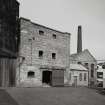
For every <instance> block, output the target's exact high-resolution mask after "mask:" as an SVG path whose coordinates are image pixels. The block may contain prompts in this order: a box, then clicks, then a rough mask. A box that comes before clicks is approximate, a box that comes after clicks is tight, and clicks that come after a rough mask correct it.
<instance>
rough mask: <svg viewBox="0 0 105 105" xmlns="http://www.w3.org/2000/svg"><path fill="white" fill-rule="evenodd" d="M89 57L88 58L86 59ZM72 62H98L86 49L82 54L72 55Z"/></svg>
mask: <svg viewBox="0 0 105 105" xmlns="http://www.w3.org/2000/svg"><path fill="white" fill-rule="evenodd" d="M86 57H87V58H86ZM70 58H71V60H72V59H73V60H76V59H79V60H80V61H81V60H82V61H83V60H86V61H90V60H91V61H94V62H96V59H95V57H94V56H93V55H92V54H91V53H90V52H89V50H88V49H85V50H84V51H82V52H80V53H74V54H71V55H70Z"/></svg>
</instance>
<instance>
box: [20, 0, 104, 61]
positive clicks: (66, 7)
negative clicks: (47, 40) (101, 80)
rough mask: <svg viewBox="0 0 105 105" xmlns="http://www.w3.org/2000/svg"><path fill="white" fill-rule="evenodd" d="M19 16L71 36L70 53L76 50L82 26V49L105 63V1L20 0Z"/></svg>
mask: <svg viewBox="0 0 105 105" xmlns="http://www.w3.org/2000/svg"><path fill="white" fill-rule="evenodd" d="M19 1H20V16H21V17H25V18H28V19H31V20H32V21H33V22H35V23H39V24H42V25H45V26H48V27H50V28H53V29H56V30H60V31H63V32H69V33H71V53H76V50H77V27H78V25H82V30H83V33H82V37H83V38H82V39H83V49H89V51H90V52H91V53H92V55H93V56H94V57H95V58H96V59H104V60H105V0H19Z"/></svg>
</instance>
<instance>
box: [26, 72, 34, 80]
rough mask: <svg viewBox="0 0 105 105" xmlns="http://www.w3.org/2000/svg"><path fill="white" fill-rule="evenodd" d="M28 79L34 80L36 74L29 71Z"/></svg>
mask: <svg viewBox="0 0 105 105" xmlns="http://www.w3.org/2000/svg"><path fill="white" fill-rule="evenodd" d="M27 77H28V78H34V77H35V72H33V71H29V72H28V74H27Z"/></svg>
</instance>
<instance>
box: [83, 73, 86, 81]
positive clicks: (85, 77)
mask: <svg viewBox="0 0 105 105" xmlns="http://www.w3.org/2000/svg"><path fill="white" fill-rule="evenodd" d="M86 80H87V75H86V73H84V81H86Z"/></svg>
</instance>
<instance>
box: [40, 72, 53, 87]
mask: <svg viewBox="0 0 105 105" xmlns="http://www.w3.org/2000/svg"><path fill="white" fill-rule="evenodd" d="M42 83H46V84H49V85H51V83H52V71H43V72H42Z"/></svg>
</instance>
